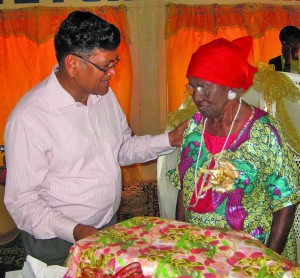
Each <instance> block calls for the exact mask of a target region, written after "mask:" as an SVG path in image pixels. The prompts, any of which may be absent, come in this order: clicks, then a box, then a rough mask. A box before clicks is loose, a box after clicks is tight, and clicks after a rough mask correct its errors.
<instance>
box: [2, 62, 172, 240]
mask: <svg viewBox="0 0 300 278" xmlns="http://www.w3.org/2000/svg"><path fill="white" fill-rule="evenodd" d="M55 70H56V68H54V69H53V71H52V73H51V75H50V76H49V77H48V78H46V79H45V80H43V81H42V82H41V83H39V84H38V85H37V86H36V87H34V88H33V89H32V90H31V91H29V92H28V93H27V94H26V95H24V97H23V98H22V99H21V100H20V101H19V103H18V104H17V106H16V107H15V108H14V110H13V112H12V113H11V115H10V118H9V120H8V123H7V126H6V131H5V150H6V162H7V169H8V170H7V179H6V192H5V204H6V206H7V208H8V210H9V212H10V214H11V215H12V217H13V219H14V220H15V222H16V224H17V226H18V227H19V228H20V229H21V230H24V231H27V232H28V233H30V234H32V235H33V236H34V237H35V238H37V239H50V238H54V237H59V238H61V239H64V240H67V241H69V242H74V238H73V229H74V227H75V226H76V225H77V224H78V223H81V224H86V225H92V226H94V227H96V228H99V227H102V226H103V225H105V224H107V223H108V222H110V220H111V218H112V217H113V215H114V214H115V213H116V212H117V210H118V207H119V204H120V200H121V190H122V186H121V170H120V165H121V166H122V165H130V164H133V163H140V162H145V161H149V160H152V159H155V158H157V156H158V155H159V154H161V153H163V152H166V151H168V150H170V149H172V147H170V144H169V139H168V134H161V135H156V136H150V135H145V136H132V135H131V129H130V128H129V127H128V124H127V120H126V117H125V114H124V112H123V111H122V109H121V107H120V105H119V103H118V101H117V99H116V97H115V95H114V94H113V92H112V91H111V90H109V92H108V93H107V94H106V95H104V96H95V95H90V96H89V98H88V102H87V105H83V104H81V103H78V102H75V100H74V99H73V97H72V96H71V95H70V94H69V93H68V92H67V91H65V90H64V89H63V87H62V86H61V85H60V84H59V82H58V80H57V78H56V76H55Z"/></svg>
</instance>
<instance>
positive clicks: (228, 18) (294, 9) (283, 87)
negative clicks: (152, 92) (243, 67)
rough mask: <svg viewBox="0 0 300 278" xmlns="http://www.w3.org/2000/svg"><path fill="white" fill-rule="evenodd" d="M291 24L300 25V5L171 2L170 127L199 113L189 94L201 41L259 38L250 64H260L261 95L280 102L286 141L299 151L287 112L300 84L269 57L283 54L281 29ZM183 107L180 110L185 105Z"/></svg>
mask: <svg viewBox="0 0 300 278" xmlns="http://www.w3.org/2000/svg"><path fill="white" fill-rule="evenodd" d="M286 25H295V26H300V7H299V6H284V5H269V4H238V5H219V4H214V5H180V4H179V5H178V4H168V12H167V20H166V25H165V38H166V45H167V87H168V108H169V112H170V113H169V119H168V127H167V128H168V129H169V130H170V129H173V128H174V127H175V126H176V125H177V124H179V123H180V122H182V121H183V120H184V119H187V118H188V117H189V115H191V113H193V112H194V111H196V107H195V106H194V105H193V103H192V101H191V98H190V97H186V93H185V84H186V83H187V78H186V70H187V67H188V63H189V61H190V58H191V56H192V54H193V53H194V52H195V51H196V49H198V47H199V46H200V45H202V44H205V43H207V42H210V41H211V40H213V39H216V38H221V37H223V38H226V39H228V40H233V39H236V38H238V37H242V36H247V35H251V36H253V38H254V43H253V51H252V52H251V53H250V57H249V62H250V63H251V64H253V65H256V66H258V67H259V72H258V74H257V75H256V78H255V80H254V87H255V89H256V90H257V91H258V92H260V93H262V94H263V96H264V98H265V100H266V102H267V106H268V107H270V106H271V105H272V104H273V103H274V102H276V118H277V119H278V120H279V122H280V123H281V125H282V128H283V130H284V132H285V134H286V138H287V141H288V143H289V145H290V146H291V147H292V149H293V150H294V151H295V152H296V153H297V154H298V155H300V134H299V132H298V130H299V128H298V130H297V128H296V127H295V124H294V123H293V121H292V120H291V118H290V116H289V115H288V113H287V110H288V109H287V108H286V106H285V103H284V98H286V99H288V100H291V101H295V100H296V101H298V100H299V99H300V92H299V88H298V87H297V86H295V84H294V82H293V81H292V80H290V79H289V78H288V77H287V76H286V75H285V74H283V73H279V72H275V70H274V68H273V67H271V66H269V65H267V63H268V61H269V60H270V59H271V58H273V57H275V56H278V55H280V54H281V44H280V41H279V37H278V36H279V32H280V30H281V29H282V28H283V27H284V26H286ZM181 104H183V105H182V107H181V108H183V109H180V110H178V108H179V107H180V105H181Z"/></svg>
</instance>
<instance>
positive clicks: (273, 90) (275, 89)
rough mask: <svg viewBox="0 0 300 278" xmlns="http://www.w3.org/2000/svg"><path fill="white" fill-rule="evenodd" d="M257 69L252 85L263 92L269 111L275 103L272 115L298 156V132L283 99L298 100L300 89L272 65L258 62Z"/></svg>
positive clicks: (299, 141)
mask: <svg viewBox="0 0 300 278" xmlns="http://www.w3.org/2000/svg"><path fill="white" fill-rule="evenodd" d="M258 69H259V71H258V72H257V73H256V75H255V77H254V84H253V86H254V88H255V89H256V90H257V91H258V92H260V93H262V94H263V97H264V99H265V101H266V104H267V107H268V110H269V111H272V105H275V107H276V109H275V115H274V116H275V118H276V119H277V120H278V122H279V123H280V125H281V127H282V130H283V132H284V134H285V137H286V140H287V142H288V144H289V145H290V147H291V148H292V150H293V151H294V152H295V153H296V154H297V155H298V156H300V133H299V130H298V128H297V127H296V126H295V123H294V122H293V121H292V119H291V117H290V116H289V114H288V109H287V107H286V104H285V101H284V100H285V99H286V100H289V101H291V102H294V103H295V102H298V101H300V89H299V87H298V86H297V85H296V84H295V82H294V81H293V80H292V79H291V78H290V77H288V76H287V75H286V74H284V73H283V72H278V71H275V69H274V66H273V65H268V64H263V63H258ZM299 105H300V102H299ZM298 109H299V108H298Z"/></svg>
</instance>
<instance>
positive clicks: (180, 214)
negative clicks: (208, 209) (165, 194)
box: [176, 190, 185, 222]
mask: <svg viewBox="0 0 300 278" xmlns="http://www.w3.org/2000/svg"><path fill="white" fill-rule="evenodd" d="M176 220H178V221H184V222H185V212H184V206H183V199H182V190H179V191H178V196H177V204H176Z"/></svg>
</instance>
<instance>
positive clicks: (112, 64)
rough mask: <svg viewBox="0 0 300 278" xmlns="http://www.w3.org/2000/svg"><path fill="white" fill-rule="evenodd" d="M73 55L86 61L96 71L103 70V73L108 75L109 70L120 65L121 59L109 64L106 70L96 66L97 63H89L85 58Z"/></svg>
mask: <svg viewBox="0 0 300 278" xmlns="http://www.w3.org/2000/svg"><path fill="white" fill-rule="evenodd" d="M72 55H74V56H76V57H78V58H80V59H82V60H84V61H86V62H88V63H90V64H91V65H93V66H94V67H95V68H96V69H98V70H101V71H102V72H104V73H105V74H106V73H107V71H108V70H109V69H111V68H114V67H115V66H116V65H117V64H118V63H119V61H120V59H119V58H116V59H115V60H114V61H112V62H110V63H109V64H108V66H107V67H105V68H104V67H100V66H98V65H97V64H95V63H93V62H91V61H89V60H87V59H85V58H83V57H82V56H80V55H77V54H74V53H72Z"/></svg>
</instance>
